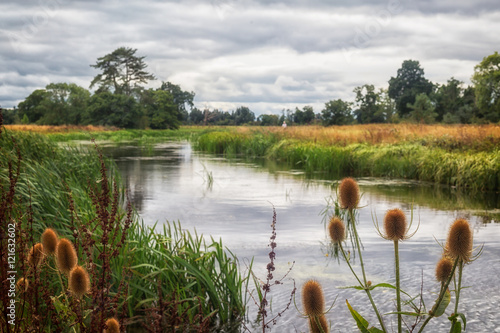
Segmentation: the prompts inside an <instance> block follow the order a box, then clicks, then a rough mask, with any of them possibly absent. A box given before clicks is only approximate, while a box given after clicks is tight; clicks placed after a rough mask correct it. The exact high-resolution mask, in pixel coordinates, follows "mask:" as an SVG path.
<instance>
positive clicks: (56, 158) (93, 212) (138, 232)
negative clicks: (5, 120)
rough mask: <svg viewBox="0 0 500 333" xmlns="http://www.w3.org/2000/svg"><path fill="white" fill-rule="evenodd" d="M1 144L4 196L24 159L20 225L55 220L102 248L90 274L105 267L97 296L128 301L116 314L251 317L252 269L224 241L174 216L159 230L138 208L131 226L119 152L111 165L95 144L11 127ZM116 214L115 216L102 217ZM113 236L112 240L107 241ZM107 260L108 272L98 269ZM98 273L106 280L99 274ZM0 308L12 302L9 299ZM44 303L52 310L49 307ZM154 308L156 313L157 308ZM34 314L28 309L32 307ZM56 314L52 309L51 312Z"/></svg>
mask: <svg viewBox="0 0 500 333" xmlns="http://www.w3.org/2000/svg"><path fill="white" fill-rule="evenodd" d="M0 148H1V149H0V168H1V173H0V184H1V185H2V198H4V194H5V193H6V191H8V190H9V188H12V185H9V184H12V183H13V182H12V179H13V177H14V175H13V174H12V172H9V168H10V169H12V167H9V165H12V164H13V163H14V164H15V163H16V161H19V162H20V168H19V170H20V174H19V177H18V179H17V182H16V183H15V186H14V187H13V189H14V192H15V196H14V202H13V203H12V204H11V205H10V206H9V205H8V206H9V207H11V209H12V214H11V215H12V216H13V217H14V218H16V220H18V230H19V233H20V235H28V236H29V239H31V241H30V242H31V243H33V244H34V243H36V242H37V241H39V239H40V235H41V234H42V232H43V231H44V230H45V228H47V227H50V228H53V229H55V230H56V231H57V233H58V234H59V236H61V237H65V238H68V239H71V240H74V243H75V246H76V248H77V252H78V257H79V258H93V259H92V260H91V261H90V271H91V276H94V277H99V276H102V277H105V279H104V280H102V281H100V282H99V283H101V284H103V285H104V284H105V285H107V287H102V286H101V288H100V289H98V290H97V291H99V292H98V293H94V294H93V296H94V297H97V294H99V293H101V292H103V293H109V295H110V296H106V297H104V296H103V297H102V299H103V300H109V298H108V297H112V298H113V300H112V301H111V300H109V302H111V303H113V304H115V305H113V306H114V307H115V311H116V309H122V310H123V312H119V313H118V314H117V315H118V316H120V318H121V320H120V322H125V323H126V324H127V325H128V324H130V325H135V326H142V325H145V326H148V327H154V325H153V324H154V323H158V322H160V323H161V324H162V325H163V326H162V327H164V328H165V330H167V331H172V330H175V328H177V329H178V330H181V331H182V330H190V329H193V330H199V331H206V330H210V329H215V328H216V327H217V329H223V328H227V327H231V326H232V325H234V324H235V323H238V322H239V321H240V320H241V319H242V316H243V314H244V311H245V299H244V287H243V286H242V285H243V283H244V282H245V281H247V280H246V279H247V278H248V276H247V277H245V276H243V275H242V274H241V272H240V271H239V264H238V261H237V258H236V257H235V256H234V255H232V253H231V252H230V251H229V250H227V249H226V248H225V247H224V246H223V245H222V243H221V242H220V241H215V240H213V239H212V240H211V242H210V243H209V244H205V241H204V238H203V237H202V236H201V235H197V234H196V233H194V234H192V233H190V232H188V231H186V230H182V229H181V226H180V224H179V223H177V224H175V223H173V224H172V223H168V222H167V223H166V224H165V225H164V229H163V231H162V232H160V233H157V231H156V229H155V228H154V227H146V226H144V225H143V224H142V223H140V222H139V220H138V217H137V216H135V215H133V216H132V217H133V219H134V221H133V223H132V225H131V226H130V229H129V230H128V232H127V233H126V234H125V230H126V229H124V228H123V225H122V223H121V221H122V220H124V219H125V218H126V214H127V211H126V210H125V207H124V204H125V193H124V192H123V191H122V190H120V186H119V185H117V186H116V187H113V183H115V184H116V182H115V181H118V183H119V177H118V173H117V172H116V170H115V169H114V168H113V163H112V162H111V161H107V163H106V164H107V165H108V166H109V167H110V168H108V170H107V171H106V170H105V169H104V165H103V164H102V161H101V160H100V158H99V154H98V153H97V152H96V151H95V150H94V149H88V150H87V149H83V148H75V147H60V146H59V145H58V144H56V143H54V142H53V141H52V140H50V139H48V138H47V137H44V136H41V135H38V134H33V133H29V132H13V131H5V130H3V131H2V132H1V133H0ZM19 157H20V159H19ZM103 172H104V173H103ZM108 177H109V180H108ZM108 181H109V184H108ZM109 218H111V219H112V220H113V221H111V220H110V222H111V224H109V225H108V224H106V225H102V226H101V227H100V226H99V225H100V223H101V224H102V220H106V219H109ZM29 221H31V222H29ZM114 221H116V222H114ZM23 237H24V236H23ZM104 238H106V239H112V241H111V242H110V243H109V244H108V245H106V244H107V243H105V242H104ZM23 239H24V238H23ZM113 239H114V240H117V241H119V240H120V239H123V240H124V243H123V245H122V246H120V247H118V248H117V247H115V245H114V244H115V241H113ZM91 244H93V245H91ZM2 246H3V245H2ZM29 246H32V245H29ZM108 246H109V250H108ZM113 249H115V250H116V251H114V250H113ZM17 250H18V252H19V253H24V251H25V249H24V248H23V249H21V248H19V249H17ZM95 251H97V252H95ZM98 254H99V255H98ZM94 256H95V257H94ZM107 258H109V261H108V259H107ZM21 259H22V257H19V258H18V260H21ZM21 261H22V260H21ZM107 267H109V268H107ZM1 269H2V270H3V269H6V265H5V267H2V268H1ZM107 269H109V270H110V272H111V274H110V275H109V278H108V277H107V275H105V274H104V273H102V274H101V273H99V272H105V271H106V270H107ZM92 270H93V271H94V272H95V274H94V275H92ZM44 274H45V273H44ZM99 274H100V275H99ZM45 281H46V282H47V283H48V286H47V288H46V290H48V291H49V290H50V294H51V295H59V294H61V293H63V292H64V290H63V289H62V285H61V283H59V282H58V280H57V279H55V280H51V279H45ZM91 282H92V283H97V282H96V281H95V279H94V280H92V281H91ZM125 282H126V283H125ZM125 285H128V287H126V288H125ZM120 290H121V291H120ZM123 290H125V293H124V295H122V296H120V295H119V294H123ZM99 295H100V294H99ZM103 295H104V294H103ZM99 297H100V296H99ZM36 300H37V302H39V303H40V306H42V307H43V306H44V304H45V305H47V304H48V303H47V299H38V298H37V299H36ZM95 301H96V300H95V299H94V300H93V302H95ZM49 303H50V301H49ZM101 303H102V302H100V301H99V302H97V303H96V306H94V307H93V309H94V310H93V311H97V310H96V309H100V308H103V307H104V306H106V307H108V305H109V304H108V305H104V304H107V303H108V301H106V302H105V303H104V304H101ZM92 304H94V303H92ZM160 305H162V306H160ZM0 311H1V312H2V313H3V312H4V311H5V308H3V307H2V306H0ZM43 311H46V312H47V311H48V312H50V308H46V310H43ZM152 312H155V313H156V315H155V316H153V317H150V316H149V314H151V313H152ZM25 315H26V316H27V318H29V317H30V315H31V314H30V313H26V314H25ZM51 316H52V315H51V314H50V313H47V318H51ZM122 316H125V318H123V317H122ZM56 317H57V316H56ZM104 319H105V318H104V317H102V316H101V318H100V319H96V320H98V321H99V322H101V324H99V323H98V324H96V325H98V326H96V327H100V326H102V322H103V320H104ZM124 319H125V321H123V320H124ZM53 322H54V321H52V323H53ZM80 323H83V319H81V320H80ZM46 324H47V323H46ZM67 324H68V323H67ZM69 324H71V323H69ZM47 325H49V326H43V325H42V327H40V331H50V330H51V328H50V327H53V326H50V321H49V323H48V324H47ZM92 327H94V326H92Z"/></svg>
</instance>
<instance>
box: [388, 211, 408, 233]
mask: <svg viewBox="0 0 500 333" xmlns="http://www.w3.org/2000/svg"><path fill="white" fill-rule="evenodd" d="M384 231H385V235H384V238H385V239H389V240H392V241H400V240H404V239H406V238H407V237H406V233H407V232H408V229H407V226H406V216H405V213H403V211H402V210H401V209H399V208H394V209H390V210H388V211H387V213H386V214H385V217H384Z"/></svg>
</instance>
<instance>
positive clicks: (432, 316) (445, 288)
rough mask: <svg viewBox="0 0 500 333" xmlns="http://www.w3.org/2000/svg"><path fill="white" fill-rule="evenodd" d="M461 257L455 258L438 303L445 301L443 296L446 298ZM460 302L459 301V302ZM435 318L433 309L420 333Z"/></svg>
mask: <svg viewBox="0 0 500 333" xmlns="http://www.w3.org/2000/svg"><path fill="white" fill-rule="evenodd" d="M459 261H461V260H460V258H458V257H457V258H456V259H455V263H454V264H453V269H452V270H451V274H450V276H449V277H448V281H446V283H445V284H443V285H442V287H441V292H440V293H439V297H438V299H437V300H436V304H440V303H441V302H442V301H443V298H444V295H445V294H446V290H447V289H448V286H449V285H450V282H451V280H452V279H453V276H454V275H455V274H454V273H455V269H456V268H457V265H458V263H459ZM457 303H458V302H457ZM432 318H434V313H433V312H432V311H431V312H430V313H429V316H428V317H427V319H426V320H425V321H424V323H423V324H422V326H420V329H419V330H418V333H421V332H423V331H424V328H425V326H426V325H427V324H428V323H429V321H430V320H431V319H432Z"/></svg>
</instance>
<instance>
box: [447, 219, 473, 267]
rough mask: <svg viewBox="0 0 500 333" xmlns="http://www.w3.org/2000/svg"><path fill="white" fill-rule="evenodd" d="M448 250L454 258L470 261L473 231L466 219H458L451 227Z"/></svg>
mask: <svg viewBox="0 0 500 333" xmlns="http://www.w3.org/2000/svg"><path fill="white" fill-rule="evenodd" d="M446 252H447V254H448V255H450V256H451V257H452V258H459V259H460V260H462V261H463V262H469V261H470V256H471V253H472V231H471V229H470V225H469V222H468V221H467V220H465V219H456V220H455V222H453V224H452V225H451V227H450V231H449V233H448V241H447V242H446Z"/></svg>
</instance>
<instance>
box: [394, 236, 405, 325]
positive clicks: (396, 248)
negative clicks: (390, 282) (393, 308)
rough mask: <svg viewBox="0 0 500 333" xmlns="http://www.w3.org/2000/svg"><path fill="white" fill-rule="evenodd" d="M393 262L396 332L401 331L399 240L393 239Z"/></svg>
mask: <svg viewBox="0 0 500 333" xmlns="http://www.w3.org/2000/svg"><path fill="white" fill-rule="evenodd" d="M394 262H395V264H396V303H397V312H398V332H399V333H401V332H402V319H403V318H402V315H401V285H400V278H399V241H398V240H397V239H396V240H395V241H394Z"/></svg>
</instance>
